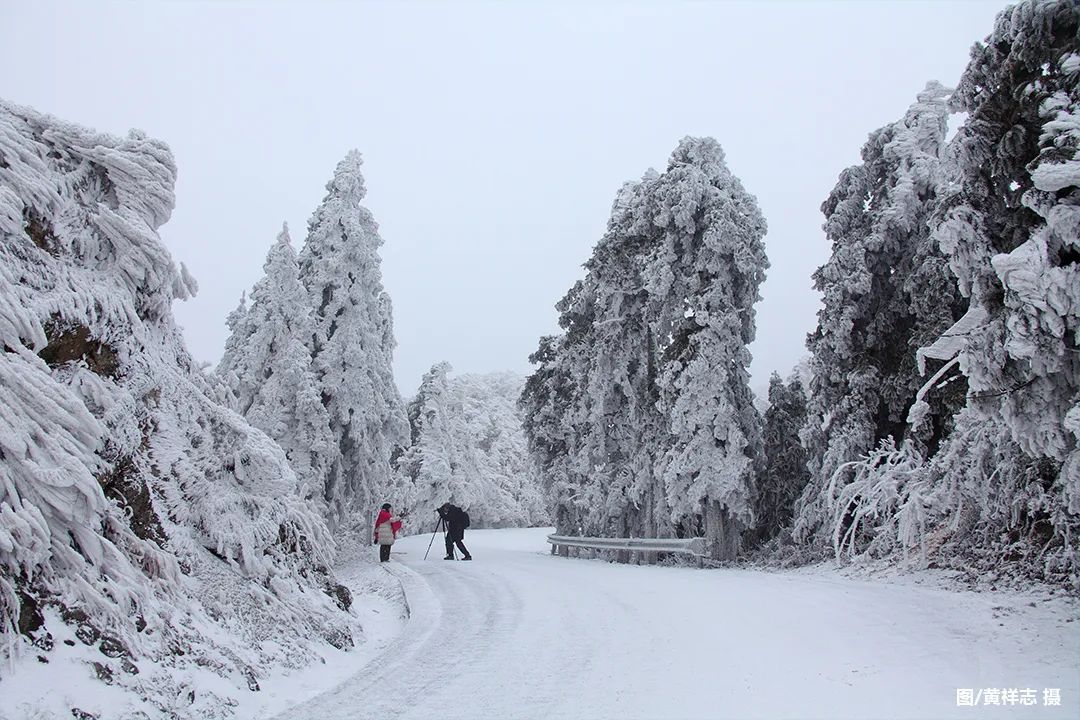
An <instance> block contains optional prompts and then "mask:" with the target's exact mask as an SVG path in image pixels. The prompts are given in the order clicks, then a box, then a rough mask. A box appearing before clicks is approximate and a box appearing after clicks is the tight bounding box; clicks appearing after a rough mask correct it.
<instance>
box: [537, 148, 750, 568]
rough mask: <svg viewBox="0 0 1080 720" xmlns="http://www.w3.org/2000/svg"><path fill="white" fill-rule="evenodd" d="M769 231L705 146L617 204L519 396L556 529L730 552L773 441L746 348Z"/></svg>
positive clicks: (652, 175) (679, 156)
mask: <svg viewBox="0 0 1080 720" xmlns="http://www.w3.org/2000/svg"><path fill="white" fill-rule="evenodd" d="M764 232H765V223H764V220H763V219H762V217H761V214H760V212H759V211H758V209H757V206H756V203H755V201H754V199H753V198H752V197H751V196H750V195H749V194H747V193H746V192H745V190H743V188H742V186H741V184H740V183H739V181H738V180H737V179H736V178H735V177H734V176H733V175H732V174H731V172H730V171H729V170H728V169H727V166H726V165H725V163H724V156H723V152H722V150H721V149H720V146H719V144H717V143H716V141H715V140H712V139H709V138H706V139H696V138H686V139H684V140H683V141H682V142H681V143H680V144H679V147H678V148H677V149H676V150H675V152H674V153H673V154H672V158H671V161H670V163H669V165H668V168H667V171H666V172H665V173H664V174H657V173H656V172H653V171H650V172H648V173H647V174H646V175H645V176H644V177H643V178H642V180H641V181H640V182H639V183H630V184H628V185H626V186H624V187H623V188H622V190H620V192H619V194H618V196H617V197H616V200H615V203H614V206H613V209H612V217H611V221H610V222H609V224H608V231H607V233H606V234H605V236H604V237H603V238H602V240H601V242H600V243H599V244H598V245H597V247H596V249H595V251H594V255H593V258H592V259H591V260H590V261H589V262H588V263H587V264H586V270H587V274H586V277H585V278H584V280H582V281H580V282H579V283H577V284H576V285H575V286H574V288H572V289H571V291H570V292H569V293H568V294H567V296H566V297H565V298H564V299H563V300H562V301H561V302H560V303H559V305H558V306H557V309H558V310H559V312H560V325H561V327H562V328H563V330H564V335H562V336H561V337H558V338H554V339H545V340H544V341H542V343H541V348H540V350H539V351H538V353H537V354H536V355H534V356H533V358H534V362H537V363H538V364H539V366H540V367H539V368H538V370H537V372H536V374H534V375H533V377H532V378H530V380H529V381H528V382H527V384H526V387H525V391H524V393H523V396H522V406H523V407H524V408H525V410H526V425H525V427H526V432H527V434H528V436H529V442H530V448H531V452H532V454H533V457H534V458H535V459H536V460H537V462H538V464H539V467H540V473H541V478H542V483H543V485H544V487H545V488H546V489H547V492H548V493H549V500H551V501H552V504H553V505H554V507H555V515H556V523H557V526H558V527H559V528H560V531H570V532H574V531H576V532H586V533H596V534H604V535H626V534H628V533H629V534H636V535H668V534H672V533H679V532H681V533H694V534H696V533H703V534H705V535H706V536H707V537H708V538H709V539H710V547H711V548H712V552H713V554H714V555H715V556H717V557H731V556H732V555H733V554H734V552H735V550H736V546H737V538H738V532H739V529H740V523H746V522H748V521H749V517H750V507H749V502H748V498H749V492H750V488H751V484H752V482H753V475H754V460H753V458H754V456H755V455H756V454H758V450H759V448H760V442H761V441H760V432H761V431H760V417H759V416H758V414H757V412H756V410H754V408H753V404H752V395H751V393H750V389H749V387H748V385H747V380H748V375H747V371H746V366H747V365H748V364H749V360H750V357H749V353H748V351H747V350H746V345H747V344H748V343H749V342H750V341H751V340H752V339H753V336H754V319H753V303H754V302H755V301H756V300H757V298H758V295H757V289H758V286H759V285H760V283H761V281H762V280H763V279H764V270H765V267H766V266H767V261H766V259H765V254H764V248H763V245H762V242H761V240H762V237H763V236H764ZM553 490H557V492H554V493H553ZM564 528H565V530H564Z"/></svg>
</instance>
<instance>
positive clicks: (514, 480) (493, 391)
mask: <svg viewBox="0 0 1080 720" xmlns="http://www.w3.org/2000/svg"><path fill="white" fill-rule="evenodd" d="M523 384H524V378H522V377H520V376H518V375H515V374H514V373H490V374H487V375H461V376H459V377H455V378H451V380H450V387H451V390H452V391H453V392H454V393H455V394H456V395H457V397H458V398H459V400H460V408H461V412H462V415H463V420H464V423H463V429H464V431H465V436H464V437H463V438H461V439H460V440H459V441H458V442H459V446H464V447H465V448H471V450H472V452H473V453H474V455H475V458H476V467H477V471H478V476H477V477H476V478H474V479H472V480H471V481H470V484H471V485H472V486H473V487H476V488H477V492H476V493H475V494H474V499H473V501H472V510H470V513H471V518H472V524H473V525H474V526H479V527H531V526H536V525H545V524H547V523H548V522H550V517H549V515H548V512H547V510H546V508H545V504H544V501H543V497H542V494H541V492H540V487H539V484H538V482H537V477H536V473H535V472H534V471H533V467H532V464H531V463H530V462H529V461H528V449H527V447H526V442H525V433H524V430H523V429H522V420H523V418H522V414H521V411H520V410H518V408H517V405H516V403H517V399H518V397H519V396H520V395H521V391H522V386H523Z"/></svg>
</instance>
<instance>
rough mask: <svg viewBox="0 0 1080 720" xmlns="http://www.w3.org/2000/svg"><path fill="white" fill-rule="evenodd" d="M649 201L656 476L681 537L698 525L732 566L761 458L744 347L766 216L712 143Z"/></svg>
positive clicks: (654, 186) (750, 332)
mask: <svg viewBox="0 0 1080 720" xmlns="http://www.w3.org/2000/svg"><path fill="white" fill-rule="evenodd" d="M647 197H648V198H649V200H650V202H649V203H648V204H647V205H646V208H645V209H644V210H645V212H647V213H648V215H649V216H650V217H651V218H652V225H653V227H652V231H653V232H654V233H655V234H657V235H658V236H659V238H660V242H658V243H657V245H656V247H655V249H654V250H652V252H651V257H650V261H651V262H650V269H649V270H648V271H647V272H648V276H647V280H646V289H647V290H648V291H649V294H650V303H651V304H652V307H653V309H652V310H651V311H650V315H651V317H652V323H653V332H654V335H655V336H656V337H658V338H661V339H662V340H661V343H660V346H661V347H660V361H659V363H658V365H659V367H658V379H657V382H658V386H659V396H660V401H659V406H660V409H661V411H662V412H664V414H665V415H666V416H667V419H668V422H669V428H670V432H671V436H672V439H671V443H670V445H669V446H668V447H667V448H666V452H665V454H664V456H663V457H662V459H661V461H660V471H661V474H662V477H663V481H664V486H665V489H666V491H667V500H668V503H669V504H670V506H671V508H672V513H673V516H674V517H681V518H683V519H682V524H683V526H684V527H685V528H686V529H691V528H692V526H693V524H695V523H700V525H701V530H702V532H703V533H704V535H705V537H706V540H707V543H708V546H709V548H710V553H711V554H712V555H713V557H718V558H732V557H734V555H735V553H736V552H737V550H738V538H739V533H740V531H741V529H742V528H744V527H746V526H747V525H749V524H750V522H751V518H752V511H751V507H750V499H751V494H752V492H753V484H754V476H755V473H756V467H755V458H758V457H760V454H761V418H760V415H759V414H758V412H757V410H756V409H755V408H754V403H753V393H752V392H751V390H750V386H749V372H748V370H747V368H748V366H749V365H750V359H751V358H750V351H749V350H748V349H747V346H748V345H749V344H750V343H751V342H753V340H754V331H755V326H754V303H756V302H757V301H758V300H759V299H760V298H759V295H758V288H759V287H760V285H761V283H762V282H763V281H764V279H765V270H766V268H767V267H768V264H769V263H768V260H767V259H766V257H765V247H764V244H763V242H762V240H763V238H764V236H765V219H764V218H763V217H762V215H761V211H760V210H759V209H758V206H757V202H756V200H755V199H754V197H753V196H752V195H750V194H749V193H747V192H746V190H744V189H743V187H742V183H740V182H739V180H738V178H736V177H735V176H734V175H732V173H731V171H730V170H729V169H728V167H727V165H726V163H725V162H724V152H723V150H722V149H721V148H720V145H719V143H717V142H716V141H715V140H713V139H712V138H685V139H684V140H683V141H682V142H680V143H679V147H678V148H676V150H675V152H674V153H672V156H671V160H670V161H669V163H668V168H667V172H665V173H664V174H663V175H661V176H660V177H658V178H656V180H655V181H653V183H651V184H650V187H649V188H648V190H647Z"/></svg>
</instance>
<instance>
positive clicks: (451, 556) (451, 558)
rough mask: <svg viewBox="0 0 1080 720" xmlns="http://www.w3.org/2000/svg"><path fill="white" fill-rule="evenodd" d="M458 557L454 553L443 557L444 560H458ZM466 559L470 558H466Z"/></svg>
mask: <svg viewBox="0 0 1080 720" xmlns="http://www.w3.org/2000/svg"><path fill="white" fill-rule="evenodd" d="M456 559H457V558H455V557H454V556H453V555H447V556H446V557H444V558H443V560H456ZM465 559H466V560H468V559H469V558H465Z"/></svg>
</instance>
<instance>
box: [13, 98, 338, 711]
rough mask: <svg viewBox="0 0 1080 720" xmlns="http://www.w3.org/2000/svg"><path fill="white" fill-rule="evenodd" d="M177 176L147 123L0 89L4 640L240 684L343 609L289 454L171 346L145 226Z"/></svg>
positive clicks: (303, 649) (208, 700)
mask: <svg viewBox="0 0 1080 720" xmlns="http://www.w3.org/2000/svg"><path fill="white" fill-rule="evenodd" d="M175 174H176V168H175V164H174V162H173V158H172V155H171V153H170V152H169V150H168V148H167V147H166V146H165V145H164V144H162V143H160V142H158V141H155V140H152V139H149V138H147V137H146V136H145V135H143V134H142V133H139V132H136V131H132V132H131V133H130V134H129V135H128V136H127V137H126V138H123V139H120V138H116V137H111V136H108V135H102V134H98V133H95V132H92V131H89V130H85V129H83V128H80V127H77V126H75V125H71V124H68V123H64V122H60V121H58V120H56V119H54V118H51V117H48V116H46V115H42V114H39V113H36V112H34V111H32V110H29V109H25V108H19V107H16V106H13V105H9V104H6V103H0V344H2V345H3V347H4V350H5V352H4V353H0V396H2V397H0V402H2V403H3V406H4V412H3V413H0V517H2V521H0V616H2V620H3V623H2V627H0V634H2V636H3V642H2V643H0V646H2V647H3V652H4V653H8V652H12V651H14V652H20V651H21V649H22V648H24V647H25V645H24V643H26V642H30V641H33V642H34V643H36V644H37V646H38V647H37V648H36V649H35V652H37V653H39V654H48V653H50V652H51V647H52V645H53V638H54V637H55V636H56V633H57V632H58V631H59V630H60V625H61V624H67V625H69V626H70V630H65V632H66V633H67V632H71V631H74V633H73V634H74V636H75V637H77V638H78V639H79V640H80V641H82V642H84V643H86V644H88V645H89V644H93V645H100V649H101V650H102V654H101V655H100V656H98V658H97V661H96V662H97V663H98V664H99V665H101V666H102V667H103V668H105V669H104V670H99V673H101V672H108V673H110V674H111V676H112V677H113V678H114V680H115V682H117V683H118V684H120V685H128V686H130V685H132V684H135V683H138V682H139V680H141V679H143V678H139V679H136V676H134V675H132V674H131V668H132V667H135V665H133V664H132V663H131V661H132V660H133V659H135V660H137V659H139V658H143V657H152V658H153V659H154V661H155V663H158V664H160V665H162V666H169V665H173V666H185V665H189V664H190V666H192V667H194V666H201V667H204V668H208V669H210V670H213V671H216V672H218V673H220V674H221V675H222V676H224V677H226V678H230V679H232V680H233V681H235V682H239V683H241V684H242V685H244V684H246V685H247V686H249V687H252V688H255V687H257V685H256V682H257V680H256V679H257V677H258V676H260V675H262V674H263V673H264V672H265V671H266V670H267V668H268V667H270V666H274V665H281V664H283V663H284V664H289V665H293V666H299V665H303V664H306V663H308V662H311V661H313V660H314V659H315V658H316V657H318V655H317V652H318V650H319V649H320V648H324V647H325V645H324V643H328V642H329V643H333V644H335V645H338V646H339V647H344V646H347V645H348V644H351V630H352V629H353V621H352V620H351V619H350V618H349V616H348V615H347V614H346V613H343V612H342V611H341V609H340V608H339V607H337V604H336V603H335V600H334V599H332V598H331V597H330V595H329V594H326V593H324V592H320V590H327V591H333V590H335V589H336V588H335V587H334V584H333V578H332V576H331V575H330V573H329V570H328V568H329V566H330V563H331V562H332V559H333V548H334V544H333V541H332V539H331V537H330V535H329V531H328V529H327V527H326V525H325V524H324V523H323V521H322V519H321V518H320V517H319V515H318V513H317V512H316V511H315V510H314V509H313V508H312V507H311V506H310V504H309V503H307V502H305V501H304V500H303V499H302V498H301V497H299V496H298V489H299V488H298V483H297V479H296V476H295V474H294V473H293V472H292V470H291V469H290V467H289V464H288V463H287V461H286V458H285V455H284V453H282V451H281V449H280V448H279V447H278V446H277V445H276V444H275V443H274V442H272V441H271V440H270V439H269V438H268V437H267V436H266V435H265V434H263V433H262V432H260V431H259V430H257V429H255V428H253V427H251V426H250V425H249V424H247V423H246V422H244V420H243V419H242V418H241V417H240V416H238V415H237V414H236V413H234V412H232V411H231V410H228V409H227V408H225V407H222V406H220V405H218V404H217V403H216V402H215V400H214V399H213V397H212V393H213V388H212V387H211V386H210V384H209V383H208V382H207V378H206V376H204V374H203V373H202V372H201V371H200V370H199V369H198V368H196V367H195V365H194V363H193V362H192V360H191V357H190V355H189V354H188V353H187V351H186V349H185V348H184V346H183V343H182V339H181V334H180V331H179V328H178V327H177V326H176V324H175V322H174V320H173V318H172V312H171V305H172V302H173V301H174V300H175V299H178V298H184V297H187V296H188V295H189V294H190V293H191V292H193V291H194V289H195V283H194V281H193V280H192V279H191V278H190V276H189V275H188V274H187V272H186V271H185V270H184V269H183V268H182V267H181V268H179V269H178V268H177V267H176V265H175V264H174V263H173V261H172V259H171V257H170V256H169V253H168V252H167V250H166V249H165V246H164V245H163V244H162V242H161V241H160V238H159V237H158V233H157V229H158V228H159V227H160V226H161V224H162V223H164V222H165V221H166V220H167V219H168V217H169V214H170V212H171V210H172V207H173V200H174V198H173V186H174V181H175ZM339 600H340V601H341V602H342V603H344V602H345V595H339ZM46 609H48V612H45V610H46ZM79 657H84V656H83V655H79ZM125 663H127V664H126V665H125ZM2 665H3V667H5V668H6V667H8V665H7V663H6V662H5V663H2ZM125 668H127V670H128V671H127V672H124V669H125ZM86 671H87V672H91V670H90V669H89V668H87V669H86ZM182 674H183V671H182V670H181V671H179V672H177V673H175V674H174V675H169V674H168V673H166V674H165V677H164V678H162V679H160V680H159V681H158V682H157V684H150V685H145V686H141V690H140V692H142V693H148V694H151V695H153V694H160V693H165V694H168V693H172V696H173V697H175V695H176V693H177V692H178V690H179V688H178V687H176V685H175V680H173V679H170V678H173V677H181V676H182ZM71 692H72V693H73V694H77V693H78V692H80V691H79V689H78V688H73V689H72V691H71ZM153 699H160V698H159V697H155V698H151V700H153ZM219 705H220V699H219V698H216V697H215V695H214V693H213V692H207V693H205V695H204V696H202V697H200V698H199V699H198V700H196V701H195V704H194V705H193V706H192V709H191V712H192V714H193V716H199V715H200V714H204V715H206V714H209V713H210V712H212V711H214V712H216V710H217V709H218V706H219Z"/></svg>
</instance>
